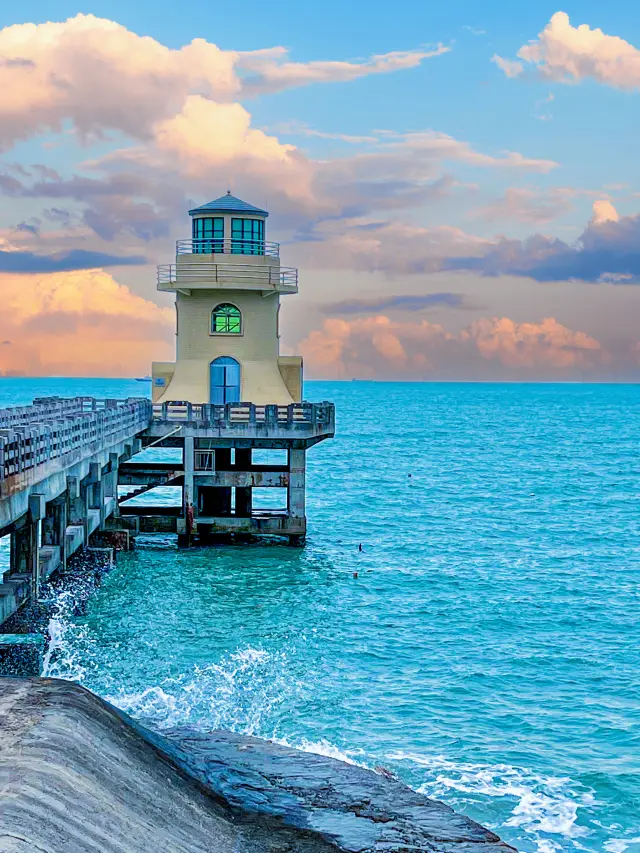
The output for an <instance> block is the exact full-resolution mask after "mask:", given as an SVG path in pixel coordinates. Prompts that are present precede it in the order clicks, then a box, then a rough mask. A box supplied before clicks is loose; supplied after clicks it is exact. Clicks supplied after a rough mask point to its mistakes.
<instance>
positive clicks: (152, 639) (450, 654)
mask: <svg viewBox="0 0 640 853" xmlns="http://www.w3.org/2000/svg"><path fill="white" fill-rule="evenodd" d="M89 391H90V389H87V392H88V393H89ZM309 391H310V393H311V391H312V395H313V396H314V397H315V398H316V399H317V398H332V399H335V400H336V402H337V404H338V417H339V421H338V428H339V439H338V440H336V441H335V442H333V443H325V444H323V445H319V446H318V447H317V448H314V449H313V450H312V451H311V452H310V454H309V499H308V505H309V518H310V535H309V538H308V544H307V547H306V549H304V550H303V551H299V550H296V549H288V548H283V547H278V546H262V545H257V546H254V547H249V548H246V549H245V548H241V549H233V548H224V547H221V548H214V549H195V550H193V551H190V552H182V551H177V549H176V548H175V542H174V540H173V539H171V538H168V539H165V540H164V541H162V542H158V540H143V539H142V538H140V540H139V550H138V551H137V552H134V553H132V554H128V555H123V556H122V558H121V559H120V560H119V561H118V565H117V567H116V569H115V571H114V572H113V573H112V574H111V575H109V576H108V577H107V578H106V579H105V581H104V584H103V586H102V588H101V589H100V591H99V592H98V593H97V595H95V596H94V597H93V598H92V599H91V600H90V602H89V606H88V610H87V612H86V614H84V615H82V616H77V615H74V613H73V611H72V610H70V609H69V608H68V607H67V609H66V610H65V609H64V608H63V609H62V610H61V612H60V613H59V614H58V615H57V617H56V619H57V621H56V623H55V625H53V626H52V630H53V633H54V639H53V642H52V649H51V654H50V656H49V659H48V663H47V666H48V671H49V672H50V674H58V675H63V676H68V677H72V678H76V679H78V680H79V681H81V682H82V683H84V684H86V685H87V686H88V687H90V688H92V689H94V690H96V691H97V692H99V693H100V694H101V695H103V696H106V697H107V698H109V699H110V700H111V701H113V702H115V703H116V704H118V705H120V706H121V707H123V708H124V709H125V710H127V711H129V712H130V713H132V714H134V715H135V716H137V717H140V718H146V719H147V720H149V721H151V722H152V723H153V724H154V725H156V726H158V727H163V726H173V725H176V724H184V723H189V724H191V725H196V726H198V727H200V728H203V729H207V728H213V727H218V726H226V727H229V728H233V729H235V730H237V731H244V732H250V733H252V734H256V735H259V736H262V737H271V738H275V739H278V740H280V741H281V742H285V743H288V744H289V745H292V746H298V747H301V748H303V749H309V750H313V751H320V752H323V753H324V754H333V755H335V756H336V757H341V758H346V759H348V760H351V761H354V762H356V763H359V764H363V765H365V766H370V767H374V766H377V765H383V766H387V767H389V768H390V769H392V770H394V771H396V772H397V773H398V774H399V775H400V776H401V777H402V778H403V779H404V780H405V781H407V782H408V783H409V784H410V785H412V786H413V787H414V788H416V789H419V790H423V791H424V792H425V793H426V794H427V795H430V796H436V797H441V798H442V799H444V800H445V801H446V802H448V803H450V804H451V805H452V806H454V807H456V808H458V809H460V810H461V811H463V812H465V813H467V814H469V815H470V816H471V817H473V818H474V819H476V820H479V821H480V822H482V823H484V824H485V825H490V826H491V827H492V828H494V829H495V830H496V831H497V832H498V833H499V834H500V835H501V836H502V837H503V838H504V839H505V840H507V841H509V842H511V843H513V844H514V845H515V846H517V847H518V848H519V849H520V850H522V851H523V853H557V851H588V853H602V851H607V853H625V852H626V853H636V851H637V850H640V847H639V846H638V845H640V841H639V839H640V822H639V819H638V815H640V784H639V782H638V780H639V779H640V751H638V748H637V735H636V734H635V733H636V732H637V731H638V726H639V725H640V687H639V685H638V679H637V672H638V669H639V667H640V622H639V621H638V619H637V613H638V605H639V604H640V572H639V571H638V569H639V567H640V514H639V513H638V511H637V510H638V497H639V488H638V483H639V482H640V479H639V475H640V459H639V457H638V454H637V446H638V437H639V435H640V396H639V394H640V392H639V390H638V388H637V387H633V386H598V387H584V386H526V385H522V386H515V385H514V386H504V385H503V386H500V385H493V386H481V385H469V386H464V385H456V386H452V385H424V386H420V385H384V384H364V383H362V384H361V383H345V384H343V385H340V384H335V385H330V386H313V385H311V386H310V388H309ZM381 423H384V424H385V432H384V435H381V432H380V424H381ZM409 473H411V475H412V476H411V477H409V476H408V474H409ZM360 542H361V543H362V544H363V548H364V551H363V552H362V553H360V552H358V543H360ZM158 545H160V546H161V547H158ZM356 571H357V572H358V579H354V577H353V573H354V572H356Z"/></svg>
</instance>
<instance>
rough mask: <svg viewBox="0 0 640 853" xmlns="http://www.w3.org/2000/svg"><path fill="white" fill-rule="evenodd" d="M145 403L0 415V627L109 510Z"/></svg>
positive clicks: (48, 405)
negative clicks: (2, 543) (4, 546)
mask: <svg viewBox="0 0 640 853" xmlns="http://www.w3.org/2000/svg"><path fill="white" fill-rule="evenodd" d="M151 413H152V412H151V403H150V402H149V401H148V400H146V399H129V400H94V399H92V398H90V397H77V398H72V399H61V398H45V399H40V400H36V401H34V404H33V405H32V406H25V407H16V408H12V409H0V537H4V536H7V535H8V536H10V557H9V566H8V568H4V569H2V568H0V624H2V623H3V622H4V621H5V620H6V619H8V618H9V616H11V615H12V614H13V613H14V612H15V611H16V610H17V609H18V608H19V607H20V606H21V605H22V604H24V603H25V602H26V601H28V600H29V598H31V599H33V600H36V599H37V598H38V595H39V591H40V587H41V585H42V583H44V581H45V580H46V579H47V578H48V577H49V576H50V575H51V574H52V573H53V572H55V571H57V570H58V569H59V568H61V567H65V566H66V563H67V559H68V558H69V557H70V556H71V555H72V554H73V553H75V552H76V551H77V550H78V549H80V548H82V547H84V546H85V545H87V544H88V543H89V537H90V536H91V535H92V534H93V533H94V532H95V531H98V530H102V529H104V528H105V526H106V523H107V520H108V519H109V518H110V517H111V516H113V515H114V513H116V512H117V496H116V491H117V477H118V466H119V462H120V460H127V459H128V458H129V456H130V454H131V453H132V452H133V450H134V448H136V449H138V448H139V447H140V440H139V439H137V438H136V436H137V435H138V434H139V433H141V432H142V431H143V430H144V429H146V428H147V426H148V425H149V421H150V419H151Z"/></svg>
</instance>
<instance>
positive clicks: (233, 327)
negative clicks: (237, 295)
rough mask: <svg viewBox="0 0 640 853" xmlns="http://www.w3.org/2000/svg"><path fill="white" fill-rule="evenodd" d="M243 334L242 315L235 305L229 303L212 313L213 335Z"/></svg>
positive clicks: (223, 304) (217, 307)
mask: <svg viewBox="0 0 640 853" xmlns="http://www.w3.org/2000/svg"><path fill="white" fill-rule="evenodd" d="M241 333H242V314H241V313H240V309H239V308H236V306H235V305H230V304H229V303H227V302H224V303H222V304H221V305H216V307H215V308H214V309H213V311H212V312H211V334H212V335H240V334H241Z"/></svg>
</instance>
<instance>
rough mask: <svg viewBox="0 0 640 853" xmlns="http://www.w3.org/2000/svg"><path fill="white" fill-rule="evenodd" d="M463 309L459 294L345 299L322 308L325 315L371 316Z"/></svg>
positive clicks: (463, 302)
mask: <svg viewBox="0 0 640 853" xmlns="http://www.w3.org/2000/svg"><path fill="white" fill-rule="evenodd" d="M440 306H442V307H445V308H464V307H466V299H465V297H464V296H463V295H462V294H461V293H424V294H415V295H414V294H404V295H398V296H383V297H380V298H379V299H345V300H343V301H342V302H332V303H330V304H328V305H325V306H323V307H322V311H323V313H325V314H373V313H377V312H379V311H392V310H397V311H424V310H425V309H426V308H434V307H440Z"/></svg>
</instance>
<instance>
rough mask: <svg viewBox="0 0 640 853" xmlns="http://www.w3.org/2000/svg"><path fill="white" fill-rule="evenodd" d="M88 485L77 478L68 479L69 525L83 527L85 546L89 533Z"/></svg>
mask: <svg viewBox="0 0 640 853" xmlns="http://www.w3.org/2000/svg"><path fill="white" fill-rule="evenodd" d="M87 490H88V486H87V483H86V482H84V481H80V480H79V479H78V478H77V477H67V494H68V499H69V524H70V525H71V526H73V527H81V528H82V530H83V535H82V544H83V545H85V544H86V542H87V538H88V533H87V509H88V505H87Z"/></svg>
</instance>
